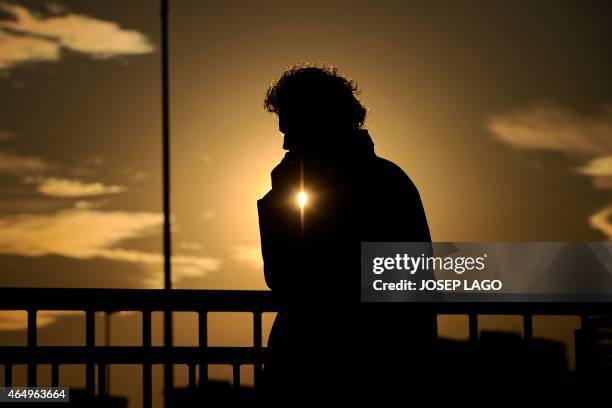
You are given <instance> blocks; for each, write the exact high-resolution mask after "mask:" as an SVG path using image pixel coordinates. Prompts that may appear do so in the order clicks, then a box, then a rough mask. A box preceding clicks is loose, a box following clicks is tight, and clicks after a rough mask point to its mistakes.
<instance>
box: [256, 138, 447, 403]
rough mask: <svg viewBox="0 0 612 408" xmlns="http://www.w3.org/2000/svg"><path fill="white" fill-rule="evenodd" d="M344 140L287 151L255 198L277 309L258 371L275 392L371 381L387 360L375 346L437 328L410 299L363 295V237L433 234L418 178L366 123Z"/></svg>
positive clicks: (394, 345)
mask: <svg viewBox="0 0 612 408" xmlns="http://www.w3.org/2000/svg"><path fill="white" fill-rule="evenodd" d="M342 140H343V141H342V145H341V146H340V149H338V148H335V149H332V150H331V151H329V152H326V153H324V154H318V155H317V156H316V157H313V156H312V155H310V156H309V155H304V154H299V153H296V152H288V153H287V154H286V155H285V157H284V159H283V160H282V161H281V163H280V164H279V165H278V166H277V167H276V168H275V169H274V170H273V171H272V189H271V190H270V191H269V192H268V193H267V194H266V195H265V196H264V197H263V198H262V199H260V200H259V201H258V202H257V206H258V212H259V226H260V234H261V246H262V253H263V259H264V272H265V278H266V283H267V284H268V286H269V287H270V289H272V292H273V294H274V295H275V297H276V298H277V299H278V301H279V302H280V304H281V308H282V312H280V313H279V315H278V317H277V319H276V321H275V323H274V327H273V329H272V333H271V337H270V341H269V352H270V358H269V360H268V363H267V364H266V368H265V372H264V380H265V381H264V383H265V384H266V387H267V388H268V389H269V390H271V391H272V392H273V393H274V392H275V389H285V390H286V389H294V390H296V391H298V392H301V393H302V394H303V393H304V392H308V393H310V394H311V395H312V392H313V391H314V392H315V394H319V392H317V390H318V391H320V392H323V390H324V389H325V392H330V390H331V391H332V392H333V390H338V391H339V390H341V389H342V388H343V387H352V386H355V384H356V382H362V381H365V382H366V383H368V387H369V389H372V384H373V381H374V380H375V379H374V375H375V374H376V375H378V371H380V370H385V369H386V368H388V367H387V363H386V362H385V361H386V360H385V359H384V358H383V359H382V360H381V359H379V358H378V357H377V356H378V353H379V352H382V351H384V352H391V353H393V352H397V353H400V352H402V351H405V350H406V349H407V348H411V346H410V345H411V344H416V343H418V346H417V347H420V348H421V349H423V344H429V343H430V342H432V341H433V337H434V336H435V317H432V316H431V315H414V313H413V312H411V310H410V305H409V304H398V303H394V304H361V303H360V300H359V296H360V294H359V287H360V285H359V276H360V270H359V269H360V265H359V262H360V243H361V242H367V241H374V242H376V241H381V242H382V241H401V242H430V234H429V228H428V226H427V220H426V218H425V213H424V210H423V206H422V204H421V200H420V197H419V193H418V191H417V189H416V187H415V185H414V184H413V183H412V181H411V180H410V178H409V177H408V176H407V175H406V174H405V173H404V171H402V169H401V168H399V167H398V166H397V165H395V164H394V163H392V162H390V161H388V160H385V159H382V158H380V157H378V156H376V154H375V153H374V145H373V143H372V140H371V138H370V136H369V135H368V133H367V131H365V130H359V131H353V132H352V133H351V134H350V135H348V136H347V137H345V138H343V139H342ZM301 185H303V188H304V190H305V191H306V192H307V194H308V202H307V203H306V206H305V209H304V211H303V216H302V214H301V213H302V212H301V211H300V208H299V206H298V205H297V194H298V192H299V191H300V189H301V188H302V187H301ZM411 313H412V314H411ZM417 339H418V340H417ZM420 351H423V350H420ZM397 353H396V354H397ZM421 354H422V355H424V353H421ZM393 359H394V363H393V365H395V364H397V363H400V364H401V363H402V361H403V362H404V363H406V364H413V365H414V364H415V361H416V360H417V359H415V358H410V359H402V358H401V357H399V359H398V356H397V355H396V356H395V357H393ZM410 362H412V363H410ZM406 369H408V367H406ZM370 380H372V381H370ZM379 385H380V387H384V384H379ZM380 387H379V388H380ZM308 390H312V391H308ZM372 392H374V390H372Z"/></svg>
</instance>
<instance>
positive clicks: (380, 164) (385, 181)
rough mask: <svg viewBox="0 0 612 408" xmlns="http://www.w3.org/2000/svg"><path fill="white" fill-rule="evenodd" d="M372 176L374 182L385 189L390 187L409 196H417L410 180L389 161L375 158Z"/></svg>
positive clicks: (416, 191)
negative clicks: (380, 184)
mask: <svg viewBox="0 0 612 408" xmlns="http://www.w3.org/2000/svg"><path fill="white" fill-rule="evenodd" d="M374 174H375V178H376V181H377V182H379V183H382V185H384V186H386V187H392V188H394V189H399V190H402V191H404V192H409V193H411V194H416V195H418V194H419V192H418V190H417V187H416V185H415V184H414V183H413V182H412V179H411V178H410V177H409V176H408V175H407V174H406V172H405V171H404V170H403V169H402V168H401V167H400V166H398V165H397V164H395V163H393V162H392V161H390V160H387V159H383V158H382V157H376V159H375V161H374Z"/></svg>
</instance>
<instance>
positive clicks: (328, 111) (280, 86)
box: [264, 64, 366, 150]
mask: <svg viewBox="0 0 612 408" xmlns="http://www.w3.org/2000/svg"><path fill="white" fill-rule="evenodd" d="M358 94H359V89H358V87H357V84H356V83H355V82H354V81H352V80H351V79H348V78H346V77H344V76H342V75H341V74H340V73H339V72H338V69H337V68H336V67H333V66H330V65H325V64H298V65H294V66H292V67H291V68H289V69H288V70H287V71H285V72H284V73H283V74H282V75H281V76H280V78H279V79H278V80H276V81H275V82H274V83H273V84H272V85H271V86H270V88H269V89H268V91H267V92H266V97H265V100H264V108H265V109H266V110H267V111H268V112H273V113H276V114H277V115H278V122H279V129H280V131H281V132H282V133H283V134H284V135H285V145H284V147H285V148H286V149H287V150H293V149H309V148H313V149H321V148H325V147H329V146H332V145H335V144H337V142H338V141H339V140H338V139H340V138H341V137H342V135H345V134H347V133H349V132H350V131H351V130H354V129H360V128H361V127H362V126H363V124H364V122H365V116H366V109H365V107H364V106H363V105H362V104H361V102H359V100H358V99H357V95H358Z"/></svg>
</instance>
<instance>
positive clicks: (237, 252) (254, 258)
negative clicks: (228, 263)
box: [231, 245, 263, 270]
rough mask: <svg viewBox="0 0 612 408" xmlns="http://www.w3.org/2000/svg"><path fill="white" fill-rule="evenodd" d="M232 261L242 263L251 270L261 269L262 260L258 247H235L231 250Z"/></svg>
mask: <svg viewBox="0 0 612 408" xmlns="http://www.w3.org/2000/svg"><path fill="white" fill-rule="evenodd" d="M231 251H232V255H231V257H232V259H234V260H236V261H239V262H244V263H246V264H247V265H249V266H250V267H251V268H253V269H257V270H262V269H263V258H262V257H261V248H260V247H258V246H249V245H236V246H234V247H232V248H231Z"/></svg>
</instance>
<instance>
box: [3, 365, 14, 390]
mask: <svg viewBox="0 0 612 408" xmlns="http://www.w3.org/2000/svg"><path fill="white" fill-rule="evenodd" d="M4 386H5V387H12V386H13V364H11V363H5V364H4Z"/></svg>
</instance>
